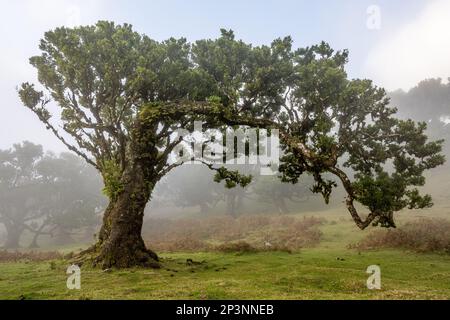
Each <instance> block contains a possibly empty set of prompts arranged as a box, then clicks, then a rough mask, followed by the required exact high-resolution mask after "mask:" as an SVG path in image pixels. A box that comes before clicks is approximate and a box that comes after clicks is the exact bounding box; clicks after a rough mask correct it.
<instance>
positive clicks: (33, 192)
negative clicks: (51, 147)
mask: <svg viewBox="0 0 450 320" xmlns="http://www.w3.org/2000/svg"><path fill="white" fill-rule="evenodd" d="M42 157H43V150H42V146H38V145H35V144H32V143H30V142H23V143H22V144H15V145H14V146H13V148H12V149H11V150H1V151H0V223H2V224H3V225H4V226H5V229H6V232H7V238H6V243H5V244H4V246H5V247H6V248H18V247H19V243H20V237H21V236H22V233H23V232H24V231H25V230H26V229H28V228H30V227H29V225H28V224H27V223H28V222H29V221H32V220H34V219H38V218H40V217H42V215H43V213H42V211H41V210H39V209H40V208H39V205H38V204H39V203H40V202H41V200H40V199H39V189H40V183H39V181H37V180H38V177H39V174H38V170H37V165H38V163H39V161H40V160H41V159H42ZM32 231H33V230H32Z"/></svg>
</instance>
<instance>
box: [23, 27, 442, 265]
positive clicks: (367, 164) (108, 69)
mask: <svg viewBox="0 0 450 320" xmlns="http://www.w3.org/2000/svg"><path fill="white" fill-rule="evenodd" d="M40 49H41V51H42V53H41V55H39V56H36V57H33V58H31V60H30V61H31V63H32V65H33V66H34V67H36V69H37V70H38V77H39V81H40V83H41V84H42V85H43V87H44V88H43V89H42V91H39V90H36V89H35V87H34V86H33V85H32V84H29V83H25V84H23V85H22V86H21V89H20V92H19V93H20V97H21V99H22V101H23V103H24V104H25V105H26V106H27V107H28V108H30V109H31V110H32V111H33V112H34V113H36V115H37V116H38V117H39V119H40V120H41V121H42V122H43V123H44V124H45V125H46V126H47V128H48V129H50V130H51V131H52V132H53V133H54V134H55V135H56V136H57V137H58V138H59V139H60V140H61V141H62V142H63V143H64V144H65V145H66V146H67V147H68V148H69V149H70V150H72V151H73V152H75V153H77V154H78V155H79V156H81V157H83V158H84V159H85V160H86V161H87V162H89V163H90V164H92V165H93V166H94V167H96V168H97V169H98V170H99V171H100V173H101V174H102V176H103V179H104V182H105V191H106V193H107V194H108V196H109V198H110V204H109V206H108V208H107V210H106V212H105V215H104V220H103V226H102V230H101V232H100V235H99V240H98V243H97V245H96V246H95V247H93V248H92V249H91V252H93V253H94V255H95V262H96V263H99V264H101V265H102V266H103V267H110V266H117V267H129V266H134V265H150V266H155V267H157V266H158V264H157V260H158V257H157V255H156V254H155V253H154V252H152V251H150V250H149V249H147V248H146V247H145V245H144V242H143V240H142V237H141V228H142V219H143V212H144V208H145V205H146V203H147V202H148V201H149V199H150V196H151V192H152V190H153V188H154V186H155V184H156V183H157V182H158V181H159V180H160V179H161V177H163V176H164V175H165V174H167V173H168V172H169V171H170V170H171V169H172V168H174V167H175V166H177V165H180V163H173V164H170V162H169V155H170V153H171V152H172V151H173V150H174V149H175V148H176V147H177V146H178V145H179V144H180V142H181V140H182V139H179V138H174V131H175V130H176V129H177V128H185V129H190V128H192V127H193V121H194V120H203V121H205V124H206V125H207V126H209V127H220V126H223V125H234V126H251V127H260V128H272V129H279V130H280V132H281V140H282V144H283V146H284V151H285V156H284V158H283V165H282V167H281V172H282V174H283V180H284V181H290V182H293V183H296V182H297V180H298V177H299V176H300V175H301V174H303V173H306V172H307V173H310V174H311V175H313V177H314V178H315V181H316V184H315V185H314V186H313V190H314V191H315V192H320V193H322V194H323V195H324V197H325V199H328V197H329V194H330V193H331V190H332V188H333V186H334V185H335V182H334V181H328V180H326V179H324V176H323V175H324V174H325V173H328V174H332V175H334V176H336V177H337V178H338V179H339V180H340V181H341V182H342V184H343V185H344V187H345V190H346V191H347V194H348V196H347V206H348V208H349V210H350V213H351V214H352V217H353V218H354V220H355V222H356V223H357V224H358V226H360V227H361V228H365V227H366V226H367V225H368V224H370V223H371V222H374V221H376V222H380V223H381V224H383V225H386V226H392V225H393V220H392V212H393V211H397V210H399V209H401V208H403V207H405V206H410V207H425V206H428V205H429V204H430V199H429V197H427V196H426V197H421V196H420V195H419V194H418V191H417V190H415V189H409V187H410V186H416V185H422V184H423V183H424V179H423V177H422V172H423V171H424V170H426V169H428V168H432V167H434V166H436V165H439V164H441V163H442V162H443V158H442V157H441V156H440V155H439V151H440V148H441V145H440V142H431V143H427V142H426V140H427V138H426V136H425V135H424V134H423V131H424V129H425V125H423V124H419V125H417V124H415V123H414V122H412V121H399V120H397V119H395V118H394V117H393V115H394V113H395V110H393V109H390V108H388V107H387V103H388V100H387V99H386V97H385V93H384V91H383V90H382V89H378V88H375V87H374V86H373V85H372V83H371V82H370V81H367V80H348V79H347V75H346V73H345V70H344V65H345V63H346V62H347V52H346V51H344V52H337V53H334V52H333V50H331V49H330V47H329V46H328V45H326V44H321V45H319V46H313V47H310V48H305V49H299V50H293V49H292V41H291V39H290V38H289V37H287V38H284V39H277V40H275V41H274V42H273V43H272V44H271V45H270V46H259V47H253V46H251V45H250V44H246V43H244V42H242V41H238V40H236V39H235V37H234V34H233V32H231V31H226V30H222V35H221V37H219V38H218V39H215V40H200V41H197V42H195V43H194V44H189V43H187V41H186V40H185V39H178V40H177V39H169V40H167V41H164V42H156V41H153V40H151V39H150V38H148V37H147V36H143V35H139V34H138V33H136V32H134V31H133V30H132V28H131V26H130V25H127V24H125V25H115V24H113V23H110V22H99V23H97V24H96V25H95V26H87V27H78V28H74V29H68V28H58V29H56V30H54V31H50V32H47V33H46V34H45V37H44V39H43V40H42V41H41V44H40ZM52 102H53V103H52ZM52 105H54V106H55V107H57V108H59V109H57V110H59V112H57V113H56V114H55V113H54V114H52V113H51V112H50V109H51V106H52ZM58 124H61V125H62V128H61V129H59V128H58ZM340 159H343V160H342V161H341V162H340V161H339V160H340ZM389 161H393V162H394V164H395V170H394V172H389V173H388V172H387V171H386V170H385V169H384V166H383V165H384V164H385V163H387V162H389ZM341 163H342V165H343V166H346V167H349V168H351V169H352V171H353V172H355V173H356V174H355V180H354V181H351V179H350V176H349V175H350V173H349V172H345V171H344V170H342V168H341ZM209 167H210V168H212V169H215V170H217V177H216V178H217V179H216V180H217V181H220V180H225V181H226V185H227V186H229V187H232V186H234V185H235V184H236V183H239V184H241V185H243V186H245V185H247V184H248V183H249V180H248V178H247V177H244V176H240V175H239V174H237V173H236V172H229V171H227V170H225V169H221V168H217V167H214V166H212V165H209ZM354 201H359V202H361V203H362V204H363V205H365V206H367V207H368V208H369V209H370V214H369V216H368V217H367V219H366V220H362V219H361V217H360V216H359V215H358V213H357V212H356V210H355V208H354V206H353V202H354Z"/></svg>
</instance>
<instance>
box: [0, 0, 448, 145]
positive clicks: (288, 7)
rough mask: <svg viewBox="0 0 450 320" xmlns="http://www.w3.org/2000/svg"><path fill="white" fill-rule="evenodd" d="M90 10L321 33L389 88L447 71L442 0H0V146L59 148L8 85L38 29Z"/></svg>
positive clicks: (140, 19) (162, 32) (21, 71)
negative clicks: (23, 143)
mask: <svg viewBox="0 0 450 320" xmlns="http://www.w3.org/2000/svg"><path fill="white" fill-rule="evenodd" d="M98 20H111V21H115V22H117V23H125V22H126V23H130V24H132V25H133V26H134V28H135V30H137V31H138V32H140V33H145V34H146V35H148V36H149V37H151V38H153V39H156V40H164V39H167V38H169V37H172V36H173V37H185V38H187V39H188V40H190V41H195V40H197V39H202V38H215V37H217V36H218V35H219V33H220V32H219V30H220V28H226V29H233V30H234V32H235V34H236V37H237V38H240V39H243V40H245V41H246V42H250V43H252V44H254V45H260V44H269V43H270V42H271V41H272V40H273V39H275V38H278V37H283V36H286V35H290V36H292V38H293V39H294V45H295V46H296V47H304V46H308V45H312V44H315V43H318V42H320V41H322V40H324V41H326V42H328V43H330V45H331V46H332V47H333V48H335V49H336V50H341V49H348V50H349V51H350V62H349V64H348V67H347V71H348V74H349V77H350V78H369V79H372V80H374V82H375V83H376V84H377V85H379V86H382V87H385V88H386V89H387V90H389V91H393V90H396V89H403V90H408V89H410V88H411V87H413V86H414V85H416V84H417V83H418V82H419V81H421V80H423V79H426V78H433V77H441V78H444V79H447V78H448V77H450V59H449V58H448V57H450V37H449V36H448V32H449V30H450V1H448V0H409V1H404V0H390V1H388V0H379V1H376V0H318V1H303V0H297V1H294V0H277V1H275V0H269V1H264V0H239V1H238V0H227V1H224V0H222V1H213V0H191V1H187V0H184V1H183V0H146V1H144V0H15V1H11V0H0V47H1V59H0V94H1V98H2V99H1V101H0V149H5V148H8V147H10V146H11V145H12V144H13V143H16V142H20V141H23V140H28V141H32V142H34V143H39V144H42V145H44V147H45V148H46V149H50V150H53V151H56V152H60V151H64V150H65V147H64V145H62V143H60V142H59V141H58V140H57V139H56V138H54V137H53V136H52V135H51V133H50V132H48V131H46V130H45V128H44V127H43V125H42V124H41V123H40V122H39V121H37V119H36V118H35V116H34V114H32V113H31V112H30V111H29V110H27V109H26V108H25V107H23V106H22V105H21V103H20V100H19V98H18V96H17V92H16V87H17V86H18V85H20V84H21V83H22V82H26V81H28V82H36V81H37V79H36V72H35V71H34V69H33V68H32V67H31V66H30V65H29V63H28V59H29V57H31V56H33V55H36V54H38V53H39V51H38V44H39V39H40V38H42V36H43V34H44V32H45V31H48V30H51V29H54V28H55V27H58V26H61V25H65V26H69V27H73V26H77V25H87V24H93V23H95V22H96V21H98Z"/></svg>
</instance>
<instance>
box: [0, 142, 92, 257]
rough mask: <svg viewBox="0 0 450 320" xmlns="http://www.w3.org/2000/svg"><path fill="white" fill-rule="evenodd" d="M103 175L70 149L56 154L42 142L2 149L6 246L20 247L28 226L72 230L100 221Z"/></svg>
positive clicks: (0, 202)
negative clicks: (72, 153) (97, 213)
mask: <svg viewBox="0 0 450 320" xmlns="http://www.w3.org/2000/svg"><path fill="white" fill-rule="evenodd" d="M99 185H100V184H99V179H98V175H97V174H96V172H95V171H93V169H90V168H89V167H88V166H87V165H86V164H85V163H83V162H81V161H80V160H79V159H78V158H76V157H75V156H73V155H71V154H62V155H61V156H60V157H57V156H55V155H53V154H45V155H44V153H43V150H42V146H39V145H35V144H32V143H30V142H23V143H22V144H15V145H14V146H13V148H12V149H11V150H3V151H0V189H1V195H0V197H1V199H0V222H1V223H3V224H4V226H5V228H6V230H7V241H6V243H5V247H8V248H17V247H19V244H20V243H19V242H20V238H21V235H22V233H23V232H24V231H28V232H30V233H31V234H34V236H33V239H32V241H31V245H30V246H31V247H37V246H38V243H37V240H38V237H39V236H41V235H51V236H54V235H58V234H59V235H60V236H62V235H63V234H64V233H65V234H66V235H68V232H69V231H70V230H74V229H79V228H81V227H86V226H91V225H94V224H95V220H96V211H95V210H96V208H99V207H100V205H101V198H100V193H99V192H98V187H99Z"/></svg>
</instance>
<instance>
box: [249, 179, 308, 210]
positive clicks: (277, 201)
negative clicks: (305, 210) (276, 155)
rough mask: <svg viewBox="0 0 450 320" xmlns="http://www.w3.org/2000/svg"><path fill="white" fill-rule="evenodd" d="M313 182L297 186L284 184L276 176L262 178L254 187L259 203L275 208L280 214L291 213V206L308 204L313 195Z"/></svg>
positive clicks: (300, 183)
mask: <svg viewBox="0 0 450 320" xmlns="http://www.w3.org/2000/svg"><path fill="white" fill-rule="evenodd" d="M310 185H311V182H309V183H307V182H306V181H302V182H299V183H298V184H296V185H293V184H288V183H282V182H281V181H280V179H278V178H277V177H276V176H265V177H260V178H259V179H257V180H256V182H255V184H254V186H253V190H252V191H253V192H252V193H254V194H255V195H256V197H257V199H258V201H261V202H264V203H266V204H268V205H271V206H273V207H274V209H275V210H276V211H277V212H278V213H280V214H287V213H289V212H291V210H290V208H289V204H290V203H291V204H293V203H295V204H297V203H301V202H306V201H307V200H308V199H309V198H310V196H311V195H312V193H311V190H310V189H309V186H310Z"/></svg>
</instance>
